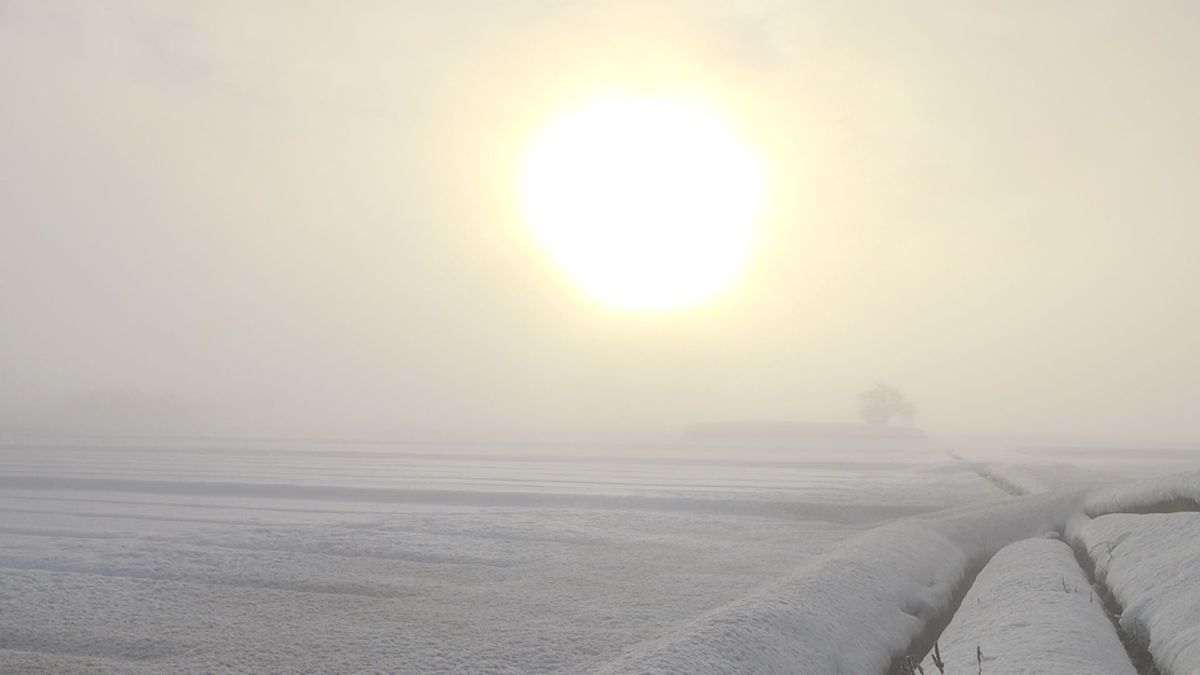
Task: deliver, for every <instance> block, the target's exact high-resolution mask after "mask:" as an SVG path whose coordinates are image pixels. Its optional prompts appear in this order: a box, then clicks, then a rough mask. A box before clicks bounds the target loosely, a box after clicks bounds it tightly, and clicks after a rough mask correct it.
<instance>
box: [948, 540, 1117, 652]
mask: <svg viewBox="0 0 1200 675" xmlns="http://www.w3.org/2000/svg"><path fill="white" fill-rule="evenodd" d="M939 647H940V653H941V656H942V660H943V662H944V664H945V669H946V670H945V672H947V673H974V672H977V668H978V661H977V651H976V650H979V653H981V654H982V656H983V672H984V673H1025V674H1027V675H1039V674H1045V675H1061V674H1062V673H1089V674H1091V675H1134V674H1135V671H1134V668H1133V665H1132V664H1131V663H1130V661H1129V659H1128V657H1127V656H1126V653H1125V649H1124V647H1122V645H1121V642H1120V638H1119V637H1118V636H1117V632H1116V630H1115V629H1114V628H1113V625H1112V623H1111V622H1110V621H1109V619H1108V617H1107V616H1106V615H1105V613H1104V609H1103V607H1102V604H1101V601H1100V598H1099V597H1097V596H1096V595H1095V594H1094V593H1092V589H1091V586H1090V585H1089V583H1088V580H1087V577H1086V575H1085V574H1084V572H1083V571H1082V570H1081V569H1080V568H1079V565H1078V564H1076V562H1075V557H1074V553H1073V552H1072V551H1071V548H1070V547H1069V546H1068V545H1067V544H1065V543H1063V542H1062V541H1061V540H1059V539H1057V538H1035V539H1026V540H1023V541H1019V542H1017V543H1014V544H1011V545H1009V546H1007V547H1005V548H1004V549H1002V550H1001V551H1000V552H999V553H997V554H996V555H995V557H993V558H992V559H991V561H990V562H988V564H987V566H986V567H984V569H983V571H982V572H980V574H979V576H978V577H977V578H976V579H975V582H974V584H973V585H972V586H971V589H970V590H969V591H968V592H967V595H966V597H965V598H964V599H963V603H962V606H961V607H960V609H959V611H958V612H957V613H956V614H955V615H954V619H953V620H952V621H951V622H950V625H949V626H948V627H947V628H946V630H945V632H943V633H942V636H941V638H940V640H939ZM924 669H925V672H926V673H936V672H938V670H937V668H936V667H935V665H934V662H933V657H932V655H931V656H930V657H928V658H927V659H926V660H925V662H924Z"/></svg>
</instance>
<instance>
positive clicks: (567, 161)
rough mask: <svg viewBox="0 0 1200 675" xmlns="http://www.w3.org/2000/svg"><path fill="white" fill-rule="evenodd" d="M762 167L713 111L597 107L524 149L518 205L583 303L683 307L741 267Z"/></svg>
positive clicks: (645, 104)
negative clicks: (580, 291) (582, 294)
mask: <svg viewBox="0 0 1200 675" xmlns="http://www.w3.org/2000/svg"><path fill="white" fill-rule="evenodd" d="M764 183H765V180H764V170H763V166H762V163H761V161H760V160H759V159H758V157H757V155H756V154H755V153H754V152H753V151H751V149H750V148H749V147H748V146H747V145H746V144H745V143H743V142H742V141H741V140H740V139H739V138H738V136H737V134H736V133H735V130H734V128H733V127H732V125H731V124H730V123H729V121H728V120H727V119H725V118H724V117H722V116H721V115H720V114H719V113H718V111H717V110H716V109H714V108H713V107H711V106H708V105H704V104H701V103H697V102H693V101H689V100H684V99H672V98H654V97H642V96H628V95H617V96H606V97H603V98H599V99H594V100H592V101H590V102H588V103H586V104H583V105H581V106H579V107H576V108H574V109H571V110H569V111H567V112H565V113H564V114H562V115H561V116H559V117H558V118H556V119H554V120H553V121H551V122H550V123H549V124H548V125H547V126H546V127H545V128H544V129H542V130H541V132H540V133H539V134H538V135H537V136H536V137H535V138H534V139H533V141H532V142H531V144H530V145H529V147H528V149H527V151H526V153H525V155H524V157H523V161H522V163H521V166H520V172H519V194H520V200H521V203H522V207H523V210H524V213H525V216H526V219H527V221H528V223H529V225H530V227H531V229H532V231H533V232H534V234H535V236H536V238H537V239H538V241H540V242H541V244H542V245H543V246H544V247H545V248H546V250H547V251H548V252H549V254H550V256H551V257H552V258H553V259H554V260H555V262H556V263H557V264H558V266H559V267H560V268H562V270H563V271H564V272H565V273H566V274H567V275H568V276H569V277H570V278H572V279H573V280H574V281H575V282H576V283H577V284H578V285H579V286H580V287H581V288H582V289H583V290H584V291H585V292H586V293H587V294H588V295H590V296H592V297H593V298H595V299H597V300H599V301H601V302H603V303H606V304H608V305H612V306H615V307H619V308H623V309H633V310H657V309H670V308H678V307H686V306H690V305H695V304H698V303H701V302H703V301H705V300H708V299H710V298H712V297H713V296H715V295H717V294H718V293H720V292H721V291H722V290H724V289H725V288H727V287H728V286H729V285H730V284H731V283H732V282H733V281H734V279H735V278H736V277H737V275H738V273H739V271H740V270H741V269H742V268H743V267H744V266H745V264H746V262H747V260H748V258H749V256H750V252H751V249H752V247H753V243H754V234H755V224H756V221H757V220H758V218H759V216H760V213H761V211H762V209H763V200H764Z"/></svg>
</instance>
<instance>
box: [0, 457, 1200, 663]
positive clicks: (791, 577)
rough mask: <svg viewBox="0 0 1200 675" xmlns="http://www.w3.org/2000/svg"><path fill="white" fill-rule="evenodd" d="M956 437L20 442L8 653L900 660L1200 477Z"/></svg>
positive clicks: (3, 473) (278, 659)
mask: <svg viewBox="0 0 1200 675" xmlns="http://www.w3.org/2000/svg"><path fill="white" fill-rule="evenodd" d="M957 454H958V457H957V458H956V457H954V456H952V455H951V454H950V453H948V452H946V450H945V449H944V448H939V447H936V446H935V445H934V444H925V443H912V442H909V443H894V444H891V445H887V446H875V447H864V446H861V445H859V446H856V447H849V446H842V447H828V446H826V447H822V448H819V449H804V448H795V447H771V446H763V445H758V446H749V447H739V446H731V445H721V444H713V443H675V444H662V445H654V446H646V445H642V446H632V445H630V446H618V447H607V446H578V445H577V446H565V445H551V444H542V445H524V446H515V445H507V446H506V445H476V446H465V445H459V446H449V445H407V446H396V445H393V446H382V445H368V444H340V445H339V444H333V445H321V444H311V443H295V442H294V443H276V442H270V443H268V442H215V441H210V442H182V441H179V442H169V443H168V442H138V443H134V442H98V441H55V442H37V443H34V442H31V441H28V440H24V441H20V440H17V441H13V440H10V441H7V442H5V443H4V444H3V445H2V446H0V611H2V612H3V622H0V671H3V672H9V671H12V672H89V673H90V672H104V671H115V672H162V671H171V672H211V671H239V670H240V671H253V672H263V671H273V672H280V671H284V672H295V671H305V672H313V671H318V672H330V671H336V672H345V671H364V670H366V671H396V672H588V671H604V672H645V671H647V670H652V671H675V672H698V671H722V672H729V671H752V672H800V673H806V672H807V673H826V672H842V673H856V674H857V673H872V672H884V671H886V670H887V668H888V664H889V661H891V660H892V659H893V658H895V657H897V656H899V655H902V654H904V653H905V650H906V649H910V646H911V644H915V643H916V642H919V641H920V640H921V639H922V636H923V634H925V633H927V632H928V631H929V630H930V629H931V626H934V625H935V624H936V623H937V619H938V617H945V618H947V619H948V618H949V613H951V612H952V611H953V609H954V605H955V602H956V599H957V598H959V597H960V596H959V594H960V593H961V592H965V589H966V586H967V585H969V584H970V582H971V578H970V575H971V570H972V569H978V567H980V566H982V565H983V564H984V563H985V562H987V561H988V560H989V559H990V558H992V556H993V555H994V554H996V552H997V551H1000V550H1001V549H1003V548H1004V547H1005V546H1007V545H1009V544H1011V543H1013V542H1017V541H1021V540H1023V539H1027V538H1029V537H1039V536H1041V535H1043V534H1045V533H1046V532H1048V531H1065V530H1067V529H1068V523H1072V524H1073V526H1074V527H1075V530H1076V531H1077V532H1076V535H1077V536H1078V532H1079V531H1085V530H1084V528H1086V527H1089V526H1096V525H1098V524H1099V523H1102V522H1104V521H1105V520H1106V519H1107V518H1116V517H1117V516H1108V517H1105V518H1100V519H1098V520H1096V521H1092V523H1086V522H1083V521H1086V516H1084V515H1083V514H1084V513H1088V512H1092V513H1098V512H1104V513H1107V512H1109V511H1111V510H1120V509H1121V507H1122V505H1125V504H1144V503H1148V502H1153V501H1154V495H1160V494H1171V495H1187V494H1192V493H1191V492H1189V491H1190V490H1193V489H1195V487H1196V485H1197V484H1200V479H1197V477H1196V476H1195V475H1194V474H1191V475H1188V474H1185V475H1183V476H1181V477H1176V478H1174V479H1170V480H1157V481H1155V480H1150V481H1147V482H1143V483H1137V484H1132V483H1130V482H1129V481H1128V480H1125V481H1122V480H1121V478H1120V477H1118V476H1116V475H1114V472H1113V471H1112V469H1113V468H1114V467H1117V468H1122V467H1123V465H1122V464H1121V462H1122V461H1124V460H1120V459H1117V458H1113V457H1108V456H1106V455H1104V454H1096V453H1092V454H1090V455H1089V454H1078V453H1075V452H1074V451H1072V450H1067V451H1045V450H1040V451H1038V452H1036V453H1033V452H1025V453H1021V452H1018V453H1010V454H1009V455H1007V458H1008V460H1009V461H1007V462H1006V461H1005V458H1006V456H1004V455H1002V454H999V453H997V452H995V451H994V450H989V451H987V452H986V453H974V454H972V453H971V452H963V453H957ZM1081 458H1083V459H1087V460H1088V461H1086V462H1084V461H1080V459H1081ZM1189 461H1191V462H1192V464H1190V466H1191V467H1195V466H1196V465H1200V457H1196V456H1194V455H1188V454H1186V453H1176V454H1174V455H1171V459H1170V461H1167V462H1164V463H1163V465H1162V467H1163V468H1166V469H1167V470H1172V471H1173V470H1176V469H1179V468H1180V467H1186V466H1189V464H1188V462H1189ZM1038 467H1053V470H1047V471H1038ZM1134 473H1139V474H1147V473H1153V471H1152V470H1149V469H1145V468H1143V470H1142V471H1140V472H1134ZM1097 484H1101V485H1102V487H1096V485H1097ZM1034 493H1036V494H1034ZM1021 495H1025V496H1021ZM1106 509H1107V510H1106ZM1147 517H1148V516H1147ZM1146 522H1148V521H1146ZM1044 541H1049V540H1044ZM1052 543H1053V545H1054V546H1057V547H1060V548H1062V549H1066V546H1065V544H1062V543H1060V542H1052ZM1039 545H1041V546H1049V545H1050V544H1039ZM1006 550H1007V549H1006ZM1056 550H1057V549H1056ZM1061 552H1062V551H1058V554H1061ZM1055 555H1057V554H1055ZM1058 557H1060V558H1061V557H1062V556H1061V555H1058ZM997 559H999V560H1003V558H1001V557H999V556H998V557H997ZM993 562H995V561H993ZM1068 567H1069V565H1068ZM985 572H986V570H985ZM1056 573H1057V572H1056ZM995 574H999V572H987V573H986V575H981V578H985V579H986V578H989V577H988V576H987V575H993V576H994V575H995ZM1073 574H1074V575H1076V576H1078V575H1081V574H1082V572H1081V571H1080V570H1079V569H1078V568H1075V570H1074V572H1073ZM1063 575H1065V573H1064V574H1063ZM1063 575H1060V576H1063ZM1001 578H1003V575H1001ZM1188 582H1189V579H1183V580H1182V581H1181V583H1188ZM1197 585H1198V586H1200V582H1198V583H1197ZM1130 588H1133V586H1130ZM1039 589H1040V587H1039ZM1034 590H1038V589H1030V592H1033V591H1034ZM1040 590H1044V589H1040ZM974 592H975V593H976V594H977V595H978V594H982V593H984V592H985V587H981V590H977V591H974ZM994 592H996V593H1000V594H1001V595H1003V591H994ZM1129 593H1131V594H1133V595H1130V597H1131V598H1132V597H1134V595H1137V594H1144V591H1143V590H1136V589H1135V590H1130V591H1129ZM1138 597H1140V596H1138ZM1031 602H1033V600H1031ZM1138 611H1141V610H1138ZM1139 616H1146V617H1147V619H1146V620H1150V619H1149V617H1150V614H1139ZM1172 616H1174V615H1172ZM993 618H994V617H993ZM1043 618H1044V619H1045V620H1047V621H1051V622H1055V621H1057V619H1054V618H1053V616H1051V617H1050V618H1045V617H1043ZM969 620H971V619H970V615H963V616H959V617H956V621H958V624H952V627H951V629H950V631H951V632H948V633H947V637H950V636H952V635H954V634H955V633H954V632H953V631H956V630H957V631H963V630H967V629H968V628H969V626H970V624H967V623H964V622H968V621H969ZM990 620H992V618H987V617H983V618H979V619H978V620H977V622H978V621H984V622H985V623H986V622H987V621H990ZM1082 621H1083V623H1081V624H1080V626H1083V627H1085V628H1087V629H1090V627H1093V626H1092V624H1095V623H1096V622H1095V616H1090V618H1085V619H1083V620H1082ZM1059 623H1061V622H1059ZM955 625H959V626H960V628H954V626H955ZM1164 625H1165V624H1164ZM1171 625H1175V624H1171ZM1080 629H1081V630H1083V629H1084V628H1080ZM1108 629H1109V630H1112V628H1111V625H1109V627H1108ZM1164 630H1165V629H1164ZM1018 632H1019V631H1018ZM1068 632H1069V631H1068ZM935 637H936V635H935ZM953 649H956V647H955V648H953ZM918 658H920V655H918ZM1118 661H1119V660H1118ZM1189 663H1190V662H1189ZM1113 668H1114V670H1112V672H1123V671H1122V670H1121V663H1117V664H1116V665H1114V666H1113ZM927 672H928V671H927ZM948 672H949V671H948ZM955 672H956V671H955ZM971 672H974V671H971ZM985 672H987V671H985ZM1043 672H1051V671H1043ZM1097 672H1100V671H1097ZM1178 672H1191V671H1178Z"/></svg>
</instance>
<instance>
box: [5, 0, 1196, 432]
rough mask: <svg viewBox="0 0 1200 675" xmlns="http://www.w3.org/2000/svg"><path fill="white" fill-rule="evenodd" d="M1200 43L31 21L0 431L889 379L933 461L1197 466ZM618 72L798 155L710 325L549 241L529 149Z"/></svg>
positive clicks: (1171, 18) (486, 18) (520, 405)
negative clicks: (1078, 458) (943, 457)
mask: <svg viewBox="0 0 1200 675" xmlns="http://www.w3.org/2000/svg"><path fill="white" fill-rule="evenodd" d="M1198 21H1200V13H1198V11H1197V8H1196V6H1195V5H1191V4H1188V3H1154V4H1151V5H1138V4H1135V3H1124V2H1093V3H1054V4H1050V5H1047V4H1046V3H1008V4H1005V5H1003V6H1000V5H995V6H985V5H983V4H977V3H959V2H931V3H922V4H920V5H917V6H914V5H904V6H901V5H894V6H892V5H880V4H875V3H869V4H860V3H849V4H846V3H838V4H836V5H835V4H804V3H800V4H797V5H795V6H789V7H781V6H777V5H775V4H774V3H765V2H764V3H725V2H716V1H712V2H704V3H700V2H663V3H655V4H653V6H646V4H645V3H628V4H618V3H613V4H609V5H607V6H605V7H604V8H603V10H601V9H600V8H599V7H597V6H594V5H592V4H591V3H548V2H535V1H533V0H523V1H521V2H511V3H503V4H502V5H501V4H497V3H491V2H457V3H449V4H433V3H429V4H424V3H392V4H387V3H368V2H361V3H346V4H343V5H339V6H338V7H337V8H336V9H335V8H334V7H333V6H332V5H316V6H312V7H307V8H301V7H299V6H298V5H290V4H279V5H275V4H269V3H249V4H247V3H235V2H228V3H224V2H212V3H203V4H195V5H186V4H185V5H174V4H173V5H170V6H167V5H164V4H162V3H154V2H123V3H112V4H108V5H100V4H96V3H70V2H66V3H42V2H32V1H30V2H24V1H15V2H14V1H12V0H8V1H5V2H0V86H2V87H3V92H4V94H3V95H4V100H5V105H3V106H0V150H2V151H0V270H3V272H2V274H3V281H4V283H3V284H0V318H2V320H0V429H7V430H9V431H17V432H39V433H45V432H50V433H77V432H78V433H103V434H131V435H137V434H151V435H153V434H211V435H221V434H260V435H283V436H287V437H302V436H311V435H316V436H343V437H345V436H354V437H393V438H395V437H433V436H453V437H492V436H498V435H504V436H513V435H537V434H596V433H607V434H612V433H630V434H638V433H658V434H674V433H678V432H679V430H681V429H683V428H684V427H685V426H686V425H688V424H692V423H696V422H709V421H719V420H730V419H747V418H750V419H760V418H765V419H784V420H801V421H809V422H838V421H847V420H853V419H855V417H856V415H857V411H856V407H855V405H856V404H855V396H856V394H858V392H860V391H862V390H863V389H866V388H867V387H869V386H871V384H872V383H873V382H875V381H877V380H884V381H887V382H890V383H892V384H894V385H896V386H898V387H900V388H901V389H902V390H904V391H905V392H906V393H907V395H908V396H909V397H910V398H911V399H912V400H913V401H914V402H915V403H916V406H917V409H918V417H917V424H918V425H919V426H921V427H922V428H924V429H927V430H930V431H933V432H939V433H955V434H963V433H1012V434H1047V435H1075V436H1080V435H1082V436H1089V437H1097V438H1151V439H1173V440H1182V441H1189V440H1190V441H1195V440H1197V439H1200V416H1197V415H1196V410H1197V409H1198V408H1200V349H1197V345H1198V344H1200V293H1198V292H1197V291H1200V265H1198V264H1197V252H1198V251H1200V228H1197V226H1196V224H1197V223H1198V222H1200V192H1197V191H1196V190H1195V184H1196V181H1197V179H1198V178H1200V128H1198V127H1197V125H1196V124H1195V120H1196V119H1200V89H1198V88H1197V87H1196V86H1195V66H1194V64H1196V63H1198V62H1200V43H1198V42H1197V41H1196V40H1195V39H1194V38H1195V35H1194V33H1195V31H1194V26H1196V25H1197V22H1198ZM631 36H632V37H631ZM633 38H636V39H633ZM614 80H620V81H623V82H632V83H634V85H633V86H636V87H645V88H648V89H653V88H655V87H659V86H674V85H675V84H677V83H680V82H685V83H688V84H689V86H690V85H692V84H696V85H697V86H701V87H704V88H706V89H709V90H711V91H714V92H717V93H718V95H720V96H721V97H723V99H724V100H726V101H728V102H729V105H730V106H731V108H732V109H733V110H734V111H735V112H736V113H737V114H738V115H739V118H740V119H741V120H743V124H744V126H745V128H746V129H748V130H749V132H748V133H749V135H750V136H751V137H752V141H753V143H754V144H755V147H756V148H757V149H758V150H759V151H760V152H762V153H763V154H764V156H765V157H766V161H767V164H768V166H769V170H770V173H771V183H770V195H769V199H768V211H767V214H766V216H765V218H764V219H763V222H761V223H760V227H759V231H758V238H757V244H756V248H755V251H754V253H753V258H752V260H751V262H750V264H749V265H748V266H747V268H746V270H745V271H744V273H743V274H742V275H741V276H740V277H739V279H738V281H737V282H736V284H735V286H734V287H732V288H731V289H729V291H728V292H726V293H725V294H723V295H722V296H720V297H719V298H717V299H716V300H714V301H713V302H711V303H709V304H706V305H702V306H699V307H696V308H692V309H686V310H678V311H668V312H660V313H638V312H628V311H621V310H617V309H611V308H608V307H605V306H603V305H600V304H597V303H595V302H593V301H591V299H589V298H588V297H586V296H585V295H584V294H583V293H582V292H581V291H579V290H578V289H576V288H575V287H574V286H573V285H572V284H571V283H570V282H569V281H568V280H567V279H566V278H565V277H564V275H563V274H562V273H561V271H560V270H559V269H557V268H556V267H555V265H554V263H553V261H551V260H550V259H549V258H548V257H547V256H546V254H545V253H544V252H543V251H542V250H541V249H540V248H539V247H538V246H537V245H536V243H535V242H534V241H533V239H532V238H531V236H530V235H529V233H528V232H527V230H526V228H525V226H524V223H523V222H522V220H521V215H520V212H519V210H518V208H517V206H516V205H515V203H514V199H513V197H512V176H511V173H512V169H511V167H512V164H513V162H514V158H515V157H516V156H517V155H518V154H519V152H520V150H521V148H522V147H523V145H524V144H525V143H526V142H527V140H528V138H529V137H530V135H531V134H532V133H533V132H534V131H535V130H536V129H537V128H538V127H539V126H540V125H542V124H544V123H545V121H546V120H547V119H549V117H550V116H551V115H552V114H553V113H554V111H555V110H556V109H557V107H559V106H561V105H563V104H564V102H565V101H569V100H570V99H572V97H575V96H576V95H578V94H579V92H580V91H582V90H585V89H586V88H587V87H589V86H592V85H593V84H595V83H604V82H609V81H614Z"/></svg>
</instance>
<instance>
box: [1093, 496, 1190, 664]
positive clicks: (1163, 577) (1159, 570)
mask: <svg viewBox="0 0 1200 675" xmlns="http://www.w3.org/2000/svg"><path fill="white" fill-rule="evenodd" d="M1180 479H1181V480H1182V479H1183V477H1180ZM1192 480H1193V481H1195V480H1197V479H1196V478H1194V477H1193V478H1192ZM1172 482H1173V481H1170V480H1168V481H1164V483H1166V484H1169V483H1172ZM1193 487H1196V485H1195V483H1193ZM1177 492H1178V491H1177V490H1168V491H1166V492H1165V493H1152V494H1151V495H1146V496H1152V495H1154V494H1156V496H1162V494H1176V493H1177ZM1123 496H1126V495H1123ZM1136 503H1142V502H1141V501H1137V502H1136ZM1105 505H1111V502H1105ZM1078 536H1079V540H1080V543H1081V544H1082V545H1083V546H1085V547H1087V550H1088V552H1089V555H1090V556H1091V557H1092V559H1093V560H1094V561H1095V563H1096V575H1097V578H1098V580H1099V581H1101V582H1103V583H1104V584H1106V585H1107V587H1108V589H1109V591H1110V592H1111V593H1112V594H1113V596H1114V597H1115V598H1116V600H1117V602H1118V603H1120V605H1121V606H1122V607H1123V608H1124V610H1123V611H1122V613H1121V628H1122V630H1123V631H1124V632H1125V633H1126V634H1127V635H1130V636H1132V637H1133V638H1134V639H1135V640H1137V641H1139V642H1141V643H1142V644H1143V646H1145V647H1147V648H1148V650H1149V652H1150V655H1151V656H1152V657H1153V658H1154V662H1155V663H1156V664H1157V665H1158V667H1159V669H1160V670H1161V671H1162V672H1163V673H1164V675H1193V674H1195V673H1200V513H1194V512H1191V513H1159V514H1146V515H1134V514H1113V515H1106V516H1102V517H1100V518H1097V519H1095V520H1092V521H1090V522H1088V523H1087V524H1085V525H1083V526H1082V527H1081V528H1079V532H1078Z"/></svg>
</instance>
